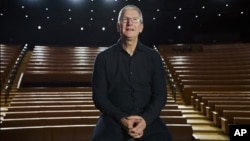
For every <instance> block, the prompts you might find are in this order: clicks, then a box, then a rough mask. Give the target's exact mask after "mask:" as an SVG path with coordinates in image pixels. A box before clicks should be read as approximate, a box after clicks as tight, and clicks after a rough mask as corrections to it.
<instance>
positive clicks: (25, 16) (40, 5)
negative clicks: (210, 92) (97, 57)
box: [0, 0, 250, 46]
mask: <svg viewBox="0 0 250 141" xmlns="http://www.w3.org/2000/svg"><path fill="white" fill-rule="evenodd" d="M127 4H135V5H137V6H138V7H139V8H141V10H142V12H143V17H144V25H145V28H144V31H143V33H142V34H141V35H140V40H141V41H142V42H144V43H145V44H148V45H153V44H154V45H157V44H173V43H214V42H250V21H249V20H250V0H1V2H0V5H1V8H0V20H1V22H0V28H1V29H0V30H1V33H0V38H1V39H0V40H1V43H30V44H43V45H44V44H60V45H82V46H108V45H111V44H113V43H114V42H116V40H117V39H118V38H119V34H118V33H117V32H116V22H117V16H118V12H119V10H120V9H121V8H122V7H123V6H125V5H127Z"/></svg>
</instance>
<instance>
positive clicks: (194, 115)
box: [183, 114, 206, 119]
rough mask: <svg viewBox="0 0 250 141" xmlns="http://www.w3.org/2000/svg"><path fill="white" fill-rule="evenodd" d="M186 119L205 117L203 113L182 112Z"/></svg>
mask: <svg viewBox="0 0 250 141" xmlns="http://www.w3.org/2000/svg"><path fill="white" fill-rule="evenodd" d="M183 116H184V117H186V118H187V119H206V117H204V116H203V115H200V114H183Z"/></svg>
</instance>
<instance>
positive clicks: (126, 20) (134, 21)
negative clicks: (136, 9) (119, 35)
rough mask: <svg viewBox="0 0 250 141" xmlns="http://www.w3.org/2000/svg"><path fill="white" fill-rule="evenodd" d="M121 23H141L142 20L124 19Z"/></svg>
mask: <svg viewBox="0 0 250 141" xmlns="http://www.w3.org/2000/svg"><path fill="white" fill-rule="evenodd" d="M120 21H121V22H122V23H127V22H129V21H131V22H132V23H139V22H140V19H139V18H122V19H121V20H120Z"/></svg>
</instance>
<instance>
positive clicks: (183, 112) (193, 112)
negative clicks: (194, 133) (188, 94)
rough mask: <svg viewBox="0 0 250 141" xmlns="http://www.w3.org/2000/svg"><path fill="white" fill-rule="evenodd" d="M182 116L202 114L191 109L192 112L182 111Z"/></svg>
mask: <svg viewBox="0 0 250 141" xmlns="http://www.w3.org/2000/svg"><path fill="white" fill-rule="evenodd" d="M181 110H182V109H181ZM182 114H200V112H199V111H196V110H192V109H190V110H182Z"/></svg>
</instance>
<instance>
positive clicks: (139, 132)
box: [121, 116, 146, 138]
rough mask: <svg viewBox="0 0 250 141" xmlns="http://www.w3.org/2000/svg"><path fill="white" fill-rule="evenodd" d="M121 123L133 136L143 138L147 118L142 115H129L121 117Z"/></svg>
mask: <svg viewBox="0 0 250 141" xmlns="http://www.w3.org/2000/svg"><path fill="white" fill-rule="evenodd" d="M121 123H122V124H123V126H124V127H125V128H126V130H127V131H128V134H129V135H130V136H131V137H133V138H141V137H142V136H143V131H144V129H145V128H146V122H145V120H144V119H143V118H142V117H140V116H129V117H125V118H122V119H121Z"/></svg>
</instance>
